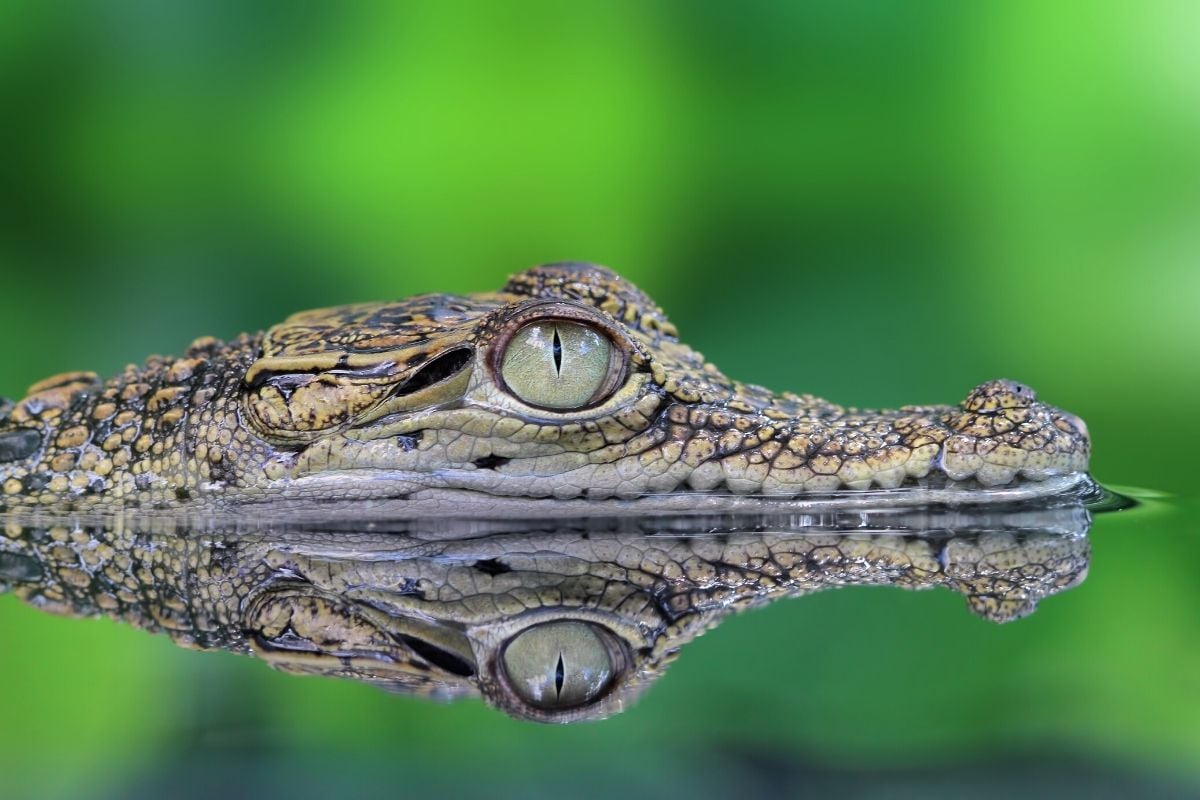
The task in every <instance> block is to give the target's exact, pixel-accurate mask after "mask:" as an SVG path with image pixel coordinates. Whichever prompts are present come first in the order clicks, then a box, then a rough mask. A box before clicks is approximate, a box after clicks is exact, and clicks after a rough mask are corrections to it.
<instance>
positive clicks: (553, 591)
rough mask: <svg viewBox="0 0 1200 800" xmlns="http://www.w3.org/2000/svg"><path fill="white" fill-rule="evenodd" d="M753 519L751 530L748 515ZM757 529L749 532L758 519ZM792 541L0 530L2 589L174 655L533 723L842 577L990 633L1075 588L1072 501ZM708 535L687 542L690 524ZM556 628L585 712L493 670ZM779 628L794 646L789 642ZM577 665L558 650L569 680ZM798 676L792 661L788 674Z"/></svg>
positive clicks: (592, 704)
mask: <svg viewBox="0 0 1200 800" xmlns="http://www.w3.org/2000/svg"><path fill="white" fill-rule="evenodd" d="M749 522H750V523H751V524H755V523H754V521H753V520H751V521H749ZM760 523H761V521H760ZM878 523H879V524H881V525H883V526H884V527H886V529H887V531H886V532H884V533H877V532H876V533H872V530H877V528H876V524H875V521H873V520H871V519H869V518H864V517H863V516H862V515H853V516H852V518H851V519H850V520H849V522H848V524H847V525H845V526H839V525H837V524H833V525H826V526H823V527H814V528H811V529H809V531H808V532H806V533H804V534H796V533H791V532H786V531H782V530H778V529H771V528H770V526H769V525H768V530H769V531H770V532H757V533H739V532H736V531H732V532H727V533H721V534H714V533H712V532H711V530H710V525H709V524H708V523H705V524H703V525H697V524H696V520H695V519H694V518H690V519H688V520H680V519H674V520H661V519H660V520H642V521H637V522H634V521H631V520H629V519H628V518H624V519H617V520H606V521H591V522H583V521H576V522H574V523H556V524H544V523H543V524H542V525H541V526H540V527H539V526H538V524H536V523H530V524H526V525H524V526H522V525H517V524H513V525H509V526H507V528H508V530H507V531H504V530H498V531H493V532H490V533H488V532H482V533H481V531H480V530H479V529H478V527H465V528H461V529H459V528H455V527H445V528H441V529H438V530H424V529H420V528H417V529H411V528H403V527H402V528H399V529H397V530H382V531H375V532H371V533H362V532H356V531H355V529H353V528H350V529H346V528H344V527H343V528H340V529H331V528H329V527H296V528H288V527H280V528H277V529H275V530H264V531H254V530H251V531H240V532H225V531H221V530H204V531H203V532H196V533H191V532H188V531H186V530H176V529H171V528H166V529H160V530H158V531H157V532H146V533H142V532H137V531H135V530H134V528H133V527H132V526H129V525H125V524H116V525H109V526H101V525H92V526H88V525H85V526H72V525H71V524H67V523H64V524H59V525H54V526H49V527H42V526H26V525H22V524H19V523H16V522H13V521H11V520H10V521H9V523H8V527H7V529H6V531H4V532H3V533H2V534H0V590H3V589H4V588H6V586H5V584H7V588H11V589H12V591H14V592H15V593H16V594H17V595H19V596H20V597H21V598H23V599H24V600H25V601H26V602H28V603H30V604H32V605H34V606H36V607H39V608H42V609H44V610H47V611H52V612H58V613H63V614H70V615H101V614H102V615H106V616H110V617H115V618H118V619H123V620H125V621H127V622H131V623H133V624H135V625H138V626H140V627H143V628H147V629H149V630H153V631H160V632H165V633H167V634H168V635H169V636H170V637H171V638H172V639H173V640H174V641H175V642H177V643H178V644H180V645H184V646H187V647H192V648H197V649H221V650H229V651H233V652H239V653H252V654H254V655H257V656H259V657H261V658H263V659H264V660H266V661H267V662H268V663H270V664H271V665H272V666H275V667H277V668H279V669H283V670H286V671H289V672H296V673H302V674H317V675H330V676H340V677H348V678H353V679H357V680H361V681H365V682H369V683H372V684H375V685H379V686H382V687H384V688H387V689H390V690H393V691H404V692H415V693H420V694H429V695H435V696H440V697H458V696H471V695H482V696H483V697H484V698H485V699H486V700H487V701H488V702H490V703H491V704H493V705H496V706H498V707H500V708H501V709H503V710H505V711H507V712H508V713H510V714H513V715H514V716H518V717H523V718H528V719H534V720H539V721H543V722H567V721H573V720H579V719H587V718H597V717H603V716H606V715H608V714H612V713H615V712H617V711H620V710H621V709H622V708H623V707H624V706H625V705H627V704H628V703H629V702H630V701H631V700H632V699H633V698H635V697H636V696H637V695H638V694H639V692H640V691H641V690H642V689H643V688H644V687H645V686H646V685H647V684H648V683H649V682H651V681H652V680H653V679H655V678H656V677H658V676H659V675H660V674H661V673H662V671H663V670H664V669H665V667H666V666H667V665H668V664H669V663H670V662H671V661H673V660H674V658H675V656H676V654H677V653H678V650H679V648H680V647H681V646H682V645H684V644H686V643H687V642H689V641H691V640H692V639H693V638H695V637H696V636H698V635H700V634H701V633H703V632H704V631H706V630H708V629H711V628H712V627H713V626H715V625H716V624H718V623H719V622H721V621H722V620H723V619H724V618H726V617H727V616H729V615H730V614H733V613H735V612H738V611H741V610H744V609H747V608H751V607H756V606H761V605H764V604H766V603H769V602H772V601H774V600H778V599H781V598H784V597H795V596H799V595H806V594H809V593H812V592H815V591H819V590H822V589H826V588H831V587H841V586H849V585H874V586H880V585H881V586H898V587H902V588H906V589H923V588H928V587H934V586H945V587H948V588H950V589H952V590H953V591H955V592H958V593H960V594H962V595H963V596H964V597H965V598H966V599H967V602H968V605H969V607H970V609H971V610H972V611H973V612H974V613H976V614H978V615H980V616H981V617H984V618H985V619H989V620H992V621H996V622H1006V621H1008V620H1011V619H1015V618H1017V617H1021V616H1024V615H1026V614H1029V613H1031V612H1032V611H1033V610H1034V608H1035V606H1036V604H1037V602H1038V601H1039V600H1041V599H1042V598H1044V597H1046V596H1049V595H1052V594H1055V593H1057V592H1060V591H1063V590H1065V589H1068V588H1070V587H1072V586H1074V585H1076V584H1078V583H1079V582H1080V581H1082V580H1083V578H1084V576H1085V574H1086V571H1087V566H1088V559H1089V544H1088V539H1087V536H1086V532H1087V530H1088V526H1089V524H1090V516H1089V514H1088V512H1087V510H1086V509H1085V508H1084V507H1083V506H1082V505H1081V504H1080V503H1079V502H1078V501H1072V502H1063V503H1061V504H1060V505H1058V506H1057V507H1039V508H1037V509H1035V510H1031V511H1024V512H1014V511H1012V510H1011V509H1008V510H1005V511H1003V513H1000V512H997V513H995V514H992V515H991V516H987V515H984V516H979V517H974V518H972V519H971V521H970V522H969V523H968V524H964V523H963V516H962V514H961V513H957V512H932V513H925V512H904V513H903V514H897V513H896V512H893V511H889V512H886V513H885V514H884V516H883V517H882V518H881V519H880V520H878ZM697 530H699V531H703V532H704V534H703V535H699V536H695V535H687V534H688V532H690V531H697ZM550 621H558V622H559V623H562V622H573V623H577V624H584V625H586V626H588V629H589V630H595V631H599V632H600V634H601V635H602V637H603V638H604V640H605V641H608V642H609V643H610V645H611V652H612V678H611V680H610V681H609V682H608V683H607V684H606V685H604V686H602V687H601V688H600V689H599V690H598V691H597V692H596V693H595V695H594V696H593V697H591V698H589V699H588V701H587V702H585V703H582V704H576V705H574V706H572V707H566V708H545V707H537V706H535V705H534V704H531V703H530V702H528V701H526V700H524V699H522V697H521V696H520V694H519V693H518V692H515V691H514V690H513V688H512V685H511V679H510V675H509V673H508V672H507V671H506V669H505V668H504V666H503V664H504V663H507V662H506V657H507V653H508V648H509V647H510V645H511V643H513V642H514V641H516V640H518V639H519V638H520V637H522V636H524V635H526V634H527V633H528V632H529V631H531V630H537V629H538V626H545V625H546V624H547V623H548V622H550ZM782 635H785V636H786V635H790V634H788V633H786V632H784V633H783V634H782ZM575 655H576V654H575V653H574V652H573V651H572V650H570V649H567V650H566V652H565V657H566V659H567V661H568V663H567V664H566V665H565V668H564V672H565V673H566V674H567V675H570V674H571V673H572V668H573V667H572V662H573V661H576V660H578V659H575V658H574V656H575ZM798 668H799V669H801V670H803V665H799V667H798Z"/></svg>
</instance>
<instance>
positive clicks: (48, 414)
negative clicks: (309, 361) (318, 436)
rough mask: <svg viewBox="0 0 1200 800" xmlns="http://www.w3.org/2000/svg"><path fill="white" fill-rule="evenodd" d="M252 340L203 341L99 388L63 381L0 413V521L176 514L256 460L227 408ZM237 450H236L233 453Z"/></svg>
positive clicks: (85, 377) (82, 376)
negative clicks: (32, 512) (32, 513)
mask: <svg viewBox="0 0 1200 800" xmlns="http://www.w3.org/2000/svg"><path fill="white" fill-rule="evenodd" d="M257 343H258V337H252V336H242V337H239V338H238V339H235V340H233V341H231V342H228V343H224V342H219V341H217V340H215V339H201V340H198V341H197V342H195V343H193V344H192V346H191V347H190V348H189V349H188V350H187V352H186V353H185V355H184V356H183V357H181V358H162V357H157V356H156V357H153V358H150V359H149V360H147V361H146V362H145V363H144V364H143V365H141V366H133V365H131V366H129V367H126V368H125V370H124V371H123V372H121V373H120V374H118V375H116V376H115V377H113V378H111V379H109V380H108V381H105V382H101V381H100V379H99V378H98V377H97V376H96V375H95V374H94V373H68V374H65V375H60V376H56V377H54V378H50V379H48V380H46V381H42V382H41V383H39V384H36V385H35V386H33V387H31V389H30V391H29V394H28V396H27V397H25V399H23V400H22V401H21V402H19V403H15V404H14V403H11V402H9V403H8V404H7V408H6V409H0V513H3V512H5V511H8V512H13V511H18V510H21V509H31V508H33V509H36V508H53V509H54V510H55V512H57V513H62V512H70V511H74V510H78V509H86V508H90V507H96V506H103V507H104V508H105V509H106V510H109V511H121V510H127V509H133V510H136V509H154V508H167V507H173V506H178V505H179V504H180V503H181V502H185V501H187V500H189V499H190V498H192V497H193V496H195V495H197V494H199V493H201V492H202V491H204V489H205V488H206V487H209V488H211V487H219V486H221V485H223V484H224V482H225V481H226V480H228V479H230V478H231V477H232V475H233V474H235V473H236V471H237V469H238V466H237V464H236V461H235V456H236V457H240V458H257V457H260V456H261V453H259V452H257V451H256V450H254V449H253V448H248V447H245V446H242V445H245V444H246V442H247V441H248V436H247V434H246V432H245V431H244V430H243V429H242V427H241V425H240V423H239V421H238V416H237V411H236V408H235V407H234V406H233V400H232V399H233V398H236V396H237V386H238V383H239V380H240V376H241V375H242V374H243V373H244V372H245V370H246V368H247V365H248V364H250V363H251V362H252V361H253V358H254V355H255V352H256V348H257ZM235 442H236V443H237V444H238V445H239V446H231V445H234V444H235Z"/></svg>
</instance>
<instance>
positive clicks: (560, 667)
mask: <svg viewBox="0 0 1200 800" xmlns="http://www.w3.org/2000/svg"><path fill="white" fill-rule="evenodd" d="M566 672H567V668H566V665H565V664H563V657H562V653H559V654H558V663H557V664H555V665H554V692H555V694H558V695H561V694H562V689H563V684H564V683H566V679H567V675H566Z"/></svg>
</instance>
